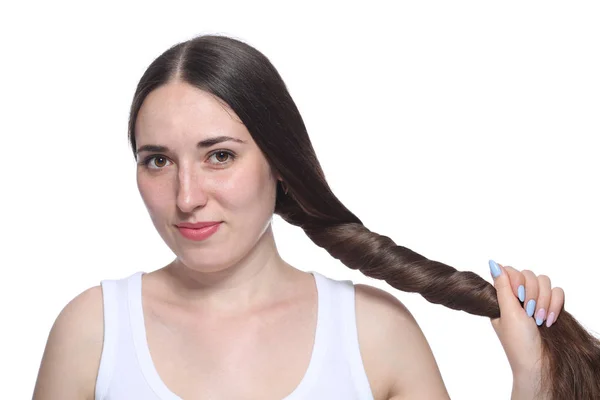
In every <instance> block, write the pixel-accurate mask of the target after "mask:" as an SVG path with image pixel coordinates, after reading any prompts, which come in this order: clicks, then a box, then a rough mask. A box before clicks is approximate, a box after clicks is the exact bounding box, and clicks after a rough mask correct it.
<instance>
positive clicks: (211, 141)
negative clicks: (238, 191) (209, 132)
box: [135, 136, 246, 154]
mask: <svg viewBox="0 0 600 400" xmlns="http://www.w3.org/2000/svg"><path fill="white" fill-rule="evenodd" d="M228 141H229V142H236V143H244V144H245V143H246V141H245V140H241V139H237V138H233V137H231V136H215V137H213V138H208V139H204V140H202V141H200V142H198V144H196V147H197V148H199V149H202V148H206V147H212V146H214V145H215V144H219V143H223V142H228ZM144 151H148V152H156V153H167V152H169V148H168V147H166V146H159V145H156V144H146V145H143V146H140V147H139V148H138V149H137V150H136V152H135V153H136V154H140V153H142V152H144Z"/></svg>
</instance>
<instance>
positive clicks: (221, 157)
mask: <svg viewBox="0 0 600 400" xmlns="http://www.w3.org/2000/svg"><path fill="white" fill-rule="evenodd" d="M234 158H235V155H234V154H233V153H231V152H229V151H225V150H218V151H215V152H214V153H212V154H211V155H210V157H209V158H208V159H209V160H214V162H213V161H211V164H215V165H221V164H227V163H228V162H231V161H233V159H234Z"/></svg>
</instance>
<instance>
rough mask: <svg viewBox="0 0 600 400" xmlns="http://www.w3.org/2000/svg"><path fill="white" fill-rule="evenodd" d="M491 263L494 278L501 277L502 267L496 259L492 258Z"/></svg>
mask: <svg viewBox="0 0 600 400" xmlns="http://www.w3.org/2000/svg"><path fill="white" fill-rule="evenodd" d="M489 264H490V273H491V274H492V276H493V277H494V278H497V277H499V276H500V273H501V272H502V271H500V267H499V266H498V264H496V261H494V260H490V262H489Z"/></svg>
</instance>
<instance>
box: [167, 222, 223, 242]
mask: <svg viewBox="0 0 600 400" xmlns="http://www.w3.org/2000/svg"><path fill="white" fill-rule="evenodd" d="M220 226H221V223H220V222H216V223H214V224H213V225H208V226H204V227H202V228H188V227H185V226H177V230H179V233H181V235H182V236H183V237H185V238H186V239H190V240H195V241H200V240H205V239H208V238H209V237H210V236H212V235H213V234H214V233H215V232H216V231H217V230H219V227H220Z"/></svg>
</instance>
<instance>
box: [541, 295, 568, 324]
mask: <svg viewBox="0 0 600 400" xmlns="http://www.w3.org/2000/svg"><path fill="white" fill-rule="evenodd" d="M564 304H565V292H564V290H562V288H559V287H555V288H553V289H552V297H551V299H550V306H549V307H548V318H547V319H546V326H547V327H548V328H550V327H551V326H552V324H553V323H554V321H556V319H557V318H558V315H559V314H560V311H561V310H562V309H563V306H564Z"/></svg>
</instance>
